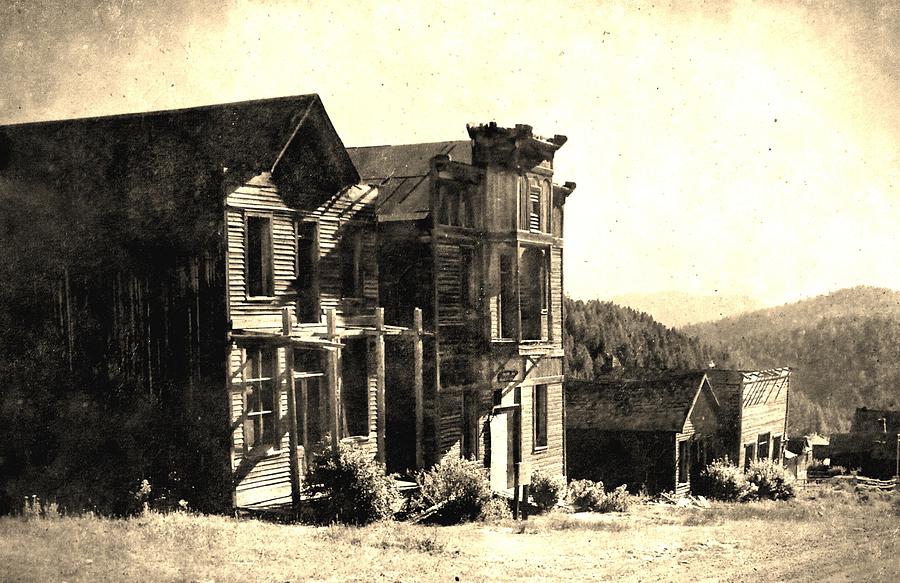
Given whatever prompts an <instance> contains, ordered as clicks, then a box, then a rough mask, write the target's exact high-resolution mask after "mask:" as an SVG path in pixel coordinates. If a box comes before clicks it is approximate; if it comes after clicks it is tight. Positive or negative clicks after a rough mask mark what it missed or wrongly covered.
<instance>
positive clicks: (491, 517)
mask: <svg viewBox="0 0 900 583" xmlns="http://www.w3.org/2000/svg"><path fill="white" fill-rule="evenodd" d="M510 518H512V511H511V510H510V508H509V501H508V500H507V499H506V498H503V497H502V496H491V497H490V498H488V500H487V502H485V503H484V504H482V505H481V512H480V513H479V514H478V520H480V521H482V522H487V523H489V524H497V523H500V522H503V521H504V520H509V519H510Z"/></svg>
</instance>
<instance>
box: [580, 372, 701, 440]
mask: <svg viewBox="0 0 900 583" xmlns="http://www.w3.org/2000/svg"><path fill="white" fill-rule="evenodd" d="M703 390H708V391H710V394H711V395H712V397H713V399H714V400H716V397H715V393H714V392H713V391H712V387H711V386H710V384H709V380H708V378H707V377H706V374H705V373H703V372H680V373H670V374H665V375H662V376H659V377H657V378H652V379H642V380H626V379H601V380H595V381H569V382H567V383H566V417H567V421H566V425H567V426H568V427H571V428H579V429H597V430H601V431H665V432H677V431H681V430H682V429H683V428H684V425H685V421H686V420H687V418H688V416H689V415H690V412H691V409H692V408H693V406H694V403H695V402H696V401H697V398H698V397H699V395H700V393H701V392H702V391H703ZM716 402H718V401H717V400H716Z"/></svg>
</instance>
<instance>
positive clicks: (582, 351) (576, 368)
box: [565, 298, 728, 380]
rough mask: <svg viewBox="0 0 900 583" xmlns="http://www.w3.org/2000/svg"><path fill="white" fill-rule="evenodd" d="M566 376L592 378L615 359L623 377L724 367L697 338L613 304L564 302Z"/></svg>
mask: <svg viewBox="0 0 900 583" xmlns="http://www.w3.org/2000/svg"><path fill="white" fill-rule="evenodd" d="M565 314H566V321H565V332H566V336H565V348H566V375H567V377H568V378H573V379H587V380H590V379H593V378H594V377H595V376H597V375H598V374H600V373H601V371H602V369H603V367H604V366H605V365H606V364H608V363H609V362H610V361H611V358H615V360H616V361H617V363H618V364H620V365H621V369H620V370H621V371H622V372H623V374H629V375H630V374H645V373H647V372H651V371H656V370H664V369H684V368H705V367H707V366H708V365H709V363H710V361H714V362H715V363H716V364H717V365H719V366H725V365H727V364H728V360H727V355H726V354H724V352H723V351H721V350H720V351H714V350H713V349H711V348H710V347H708V346H704V345H703V344H701V342H700V341H698V340H697V339H696V338H691V337H689V336H687V335H686V334H683V333H682V332H679V331H677V330H673V329H671V328H667V327H665V326H663V325H662V324H660V323H659V322H657V321H656V320H654V319H653V317H652V316H650V315H648V314H645V313H644V312H638V311H636V310H633V309H631V308H625V307H622V306H618V305H616V304H613V303H611V302H601V301H598V300H590V301H588V302H583V301H581V300H578V301H575V300H572V299H569V298H566V303H565Z"/></svg>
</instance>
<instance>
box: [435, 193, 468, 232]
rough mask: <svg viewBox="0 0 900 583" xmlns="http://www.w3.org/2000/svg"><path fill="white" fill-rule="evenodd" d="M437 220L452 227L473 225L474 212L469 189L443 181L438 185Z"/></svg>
mask: <svg viewBox="0 0 900 583" xmlns="http://www.w3.org/2000/svg"><path fill="white" fill-rule="evenodd" d="M438 222H439V223H440V224H442V225H450V226H453V227H474V226H475V212H474V209H473V207H472V200H471V196H470V193H469V190H468V189H466V188H465V187H464V186H462V185H459V184H454V183H448V182H443V183H441V185H440V186H439V187H438Z"/></svg>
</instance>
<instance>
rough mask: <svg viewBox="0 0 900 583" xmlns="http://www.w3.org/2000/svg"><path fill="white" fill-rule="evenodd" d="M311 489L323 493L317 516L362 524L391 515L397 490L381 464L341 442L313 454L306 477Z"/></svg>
mask: <svg viewBox="0 0 900 583" xmlns="http://www.w3.org/2000/svg"><path fill="white" fill-rule="evenodd" d="M307 481H308V483H310V484H311V486H310V488H309V490H310V491H311V492H312V493H322V494H325V495H326V498H325V500H324V501H323V503H322V509H321V510H322V514H321V516H320V517H319V519H320V520H322V521H325V522H343V523H346V524H356V525H363V524H368V523H370V522H374V521H376V520H382V519H385V518H390V517H392V516H393V513H394V507H395V506H396V505H397V504H398V503H399V501H400V494H399V493H398V492H397V486H396V484H395V483H394V480H393V479H392V478H391V477H390V476H387V475H385V473H384V466H383V465H381V464H379V463H378V462H376V461H375V460H374V459H372V457H371V456H370V455H369V454H367V453H365V452H364V451H362V450H360V449H357V448H353V447H348V446H345V445H341V446H339V448H338V455H337V456H335V455H334V453H333V450H331V449H330V448H328V449H326V450H325V451H324V452H322V453H321V454H319V455H318V456H316V458H315V459H314V460H313V468H312V471H311V472H310V474H309V476H308V477H307Z"/></svg>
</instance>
